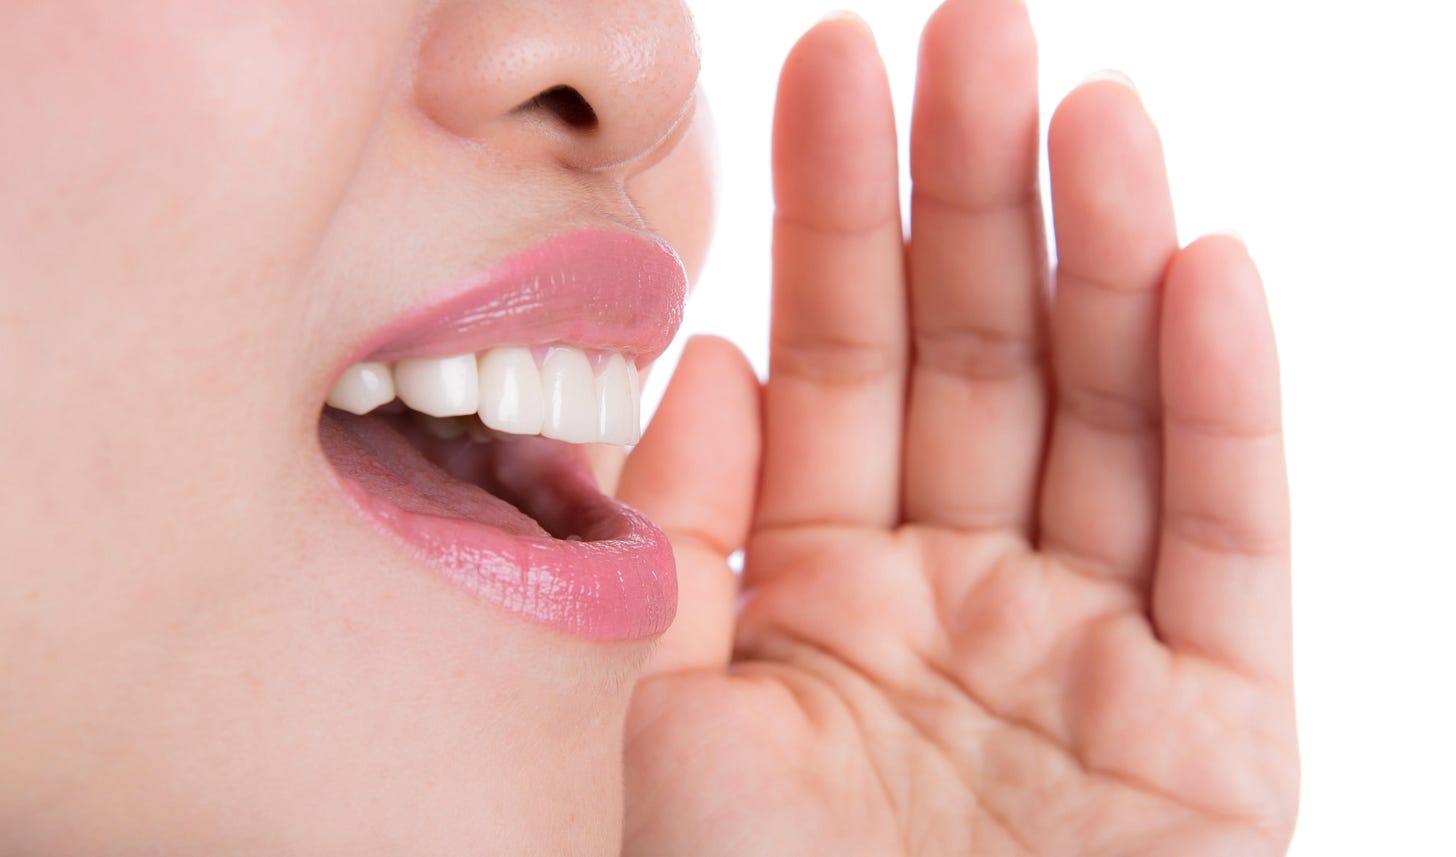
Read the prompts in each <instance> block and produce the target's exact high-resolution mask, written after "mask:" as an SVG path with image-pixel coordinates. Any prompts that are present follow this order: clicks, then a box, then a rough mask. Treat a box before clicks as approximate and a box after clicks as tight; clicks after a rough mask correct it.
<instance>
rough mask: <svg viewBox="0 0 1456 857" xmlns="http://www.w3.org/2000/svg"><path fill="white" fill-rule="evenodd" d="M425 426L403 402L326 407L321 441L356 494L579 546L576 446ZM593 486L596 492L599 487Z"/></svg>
mask: <svg viewBox="0 0 1456 857" xmlns="http://www.w3.org/2000/svg"><path fill="white" fill-rule="evenodd" d="M440 434H442V432H439V431H438V430H437V431H434V432H431V431H428V430H426V429H425V428H423V427H422V426H421V424H420V422H419V420H418V418H417V416H416V415H414V414H413V413H412V412H410V411H409V410H408V409H406V408H405V407H403V405H400V404H399V403H398V402H396V403H394V404H392V405H389V406H385V407H382V408H379V409H377V410H375V411H373V412H371V413H369V414H366V415H364V416H355V415H353V414H350V413H346V412H344V411H340V410H336V409H334V408H331V407H325V408H324V411H323V413H322V415H321V416H320V419H319V441H320V444H321V445H322V447H323V450H324V453H325V455H326V456H327V457H328V459H329V462H330V463H331V464H332V465H333V467H334V470H335V471H336V472H337V473H338V474H339V475H340V476H341V477H343V478H344V479H345V480H346V481H348V482H349V483H351V484H352V486H353V487H355V488H357V489H359V490H362V491H364V492H366V493H367V494H368V495H370V496H371V497H373V498H377V499H380V500H384V501H387V502H388V503H390V504H392V505H393V506H394V507H397V508H398V509H400V510H402V511H404V512H406V513H411V514H418V515H435V516H440V517H446V518H454V519H457V520H462V521H471V522H474V523H478V524H481V525H484V526H488V527H492V528H495V529H498V530H501V531H503V532H505V533H508V534H510V535H514V536H525V537H537V538H556V539H570V540H582V539H583V538H584V537H585V536H584V535H583V534H584V533H586V532H587V531H588V530H590V529H591V521H590V514H589V512H588V511H586V510H584V509H583V508H582V503H581V502H579V501H580V498H581V495H582V493H583V489H584V487H585V486H584V485H583V484H582V480H581V474H580V472H579V471H580V470H581V468H572V467H571V466H570V464H571V462H570V461H569V460H568V459H571V458H573V457H574V456H573V453H574V452H575V447H573V446H572V445H570V444H566V443H563V442H561V441H554V440H549V439H547V438H543V437H517V438H512V437H509V436H500V435H481V434H480V433H478V432H477V433H475V434H474V435H471V434H468V433H464V432H462V433H460V434H458V435H456V436H454V437H441V436H439V435H440ZM593 487H594V486H593Z"/></svg>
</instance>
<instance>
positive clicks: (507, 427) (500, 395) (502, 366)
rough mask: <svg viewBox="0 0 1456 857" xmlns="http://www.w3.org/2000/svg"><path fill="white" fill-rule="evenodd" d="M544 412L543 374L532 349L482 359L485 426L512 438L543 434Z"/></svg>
mask: <svg viewBox="0 0 1456 857" xmlns="http://www.w3.org/2000/svg"><path fill="white" fill-rule="evenodd" d="M583 356H584V355H583ZM544 412H545V403H544V402H543V400H542V396H541V370H539V369H537V368H536V358H534V357H532V356H531V349H529V348H492V349H490V350H489V351H486V352H484V353H483V354H481V355H480V421H481V422H483V423H485V424H486V425H488V426H490V427H491V428H493V429H495V430H497V431H503V432H510V433H511V434H540V433H541V421H542V417H543V416H544Z"/></svg>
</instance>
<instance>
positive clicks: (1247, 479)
mask: <svg viewBox="0 0 1456 857" xmlns="http://www.w3.org/2000/svg"><path fill="white" fill-rule="evenodd" d="M1162 323H1163V345H1162V367H1163V378H1162V387H1163V402H1164V408H1165V414H1164V420H1163V422H1164V436H1165V439H1164V445H1165V447H1166V449H1165V452H1164V467H1165V470H1166V472H1165V475H1164V479H1163V516H1162V517H1163V522H1162V534H1161V535H1162V538H1161V543H1160V546H1159V553H1158V566H1157V574H1156V577H1155V579H1154V584H1153V624H1154V626H1155V628H1156V629H1157V631H1158V634H1159V636H1160V637H1161V638H1162V639H1163V640H1164V642H1166V643H1167V644H1168V645H1170V646H1172V647H1173V648H1174V649H1177V650H1183V651H1187V652H1191V653H1195V654H1199V655H1203V656H1206V657H1209V658H1213V659H1216V660H1218V661H1220V662H1222V663H1225V664H1228V665H1231V666H1233V667H1235V668H1238V669H1241V670H1246V671H1249V672H1251V673H1255V674H1259V675H1263V676H1269V677H1277V678H1280V679H1286V680H1287V678H1288V676H1289V670H1290V615H1289V614H1290V593H1289V494H1288V485H1287V481H1286V477H1285V471H1284V441H1283V437H1282V431H1281V421H1280V410H1279V364H1278V357H1277V355H1276V353H1275V348H1274V333H1273V328H1272V326H1271V325H1270V322H1269V311H1268V308H1267V307H1266V305H1265V302H1264V289H1263V285H1262V283H1261V282H1260V279H1259V274H1258V271H1257V270H1256V269H1255V268H1254V264H1253V262H1252V261H1251V260H1250V259H1249V256H1248V253H1247V251H1246V250H1245V249H1244V247H1243V245H1242V244H1241V243H1240V242H1239V241H1237V240H1236V239H1232V238H1228V237H1215V238H1205V239H1203V240H1201V241H1199V242H1197V243H1195V244H1193V245H1192V246H1190V247H1188V248H1187V249H1186V250H1184V251H1182V252H1181V253H1179V254H1178V256H1177V258H1176V259H1175V260H1174V262H1173V265H1172V267H1171V268H1170V269H1169V272H1168V285H1167V295H1166V297H1165V298H1164V307H1163V321H1162Z"/></svg>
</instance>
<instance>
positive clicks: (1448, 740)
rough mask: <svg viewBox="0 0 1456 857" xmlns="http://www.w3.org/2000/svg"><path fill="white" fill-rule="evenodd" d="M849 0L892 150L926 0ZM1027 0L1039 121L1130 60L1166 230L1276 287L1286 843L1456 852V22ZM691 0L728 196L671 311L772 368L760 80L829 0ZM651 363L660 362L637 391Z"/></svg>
mask: <svg viewBox="0 0 1456 857" xmlns="http://www.w3.org/2000/svg"><path fill="white" fill-rule="evenodd" d="M830 2H832V0H830ZM841 2H845V3H846V5H847V6H848V8H851V9H853V10H854V11H856V12H858V13H860V14H861V15H862V16H863V17H865V18H866V19H867V20H868V21H869V23H870V24H871V26H872V27H873V28H874V30H875V33H876V36H877V38H878V41H879V44H880V48H881V52H882V53H883V54H884V56H885V60H886V63H887V65H888V67H889V71H890V78H891V82H892V87H893V91H894V95H895V100H896V106H897V109H898V110H899V122H900V127H901V148H902V151H903V150H904V145H905V131H906V128H907V121H908V118H909V117H908V107H909V105H910V103H911V101H910V97H911V94H912V92H913V87H914V72H915V48H916V42H917V40H918V38H919V32H920V28H921V26H922V24H923V22H924V20H925V19H926V17H927V16H928V15H929V13H930V12H931V11H932V10H933V9H934V8H935V6H936V5H937V4H936V3H935V2H932V0H841ZM1029 3H1030V5H1031V15H1032V19H1033V21H1034V23H1035V25H1036V29H1037V33H1038V36H1039V38H1040V43H1041V71H1042V77H1041V81H1042V82H1041V96H1042V106H1043V126H1045V122H1046V119H1047V118H1048V117H1049V116H1050V114H1051V111H1052V108H1053V107H1054V106H1055V104H1056V103H1057V101H1058V100H1059V99H1060V98H1061V96H1063V95H1064V94H1065V93H1066V92H1068V91H1069V90H1070V89H1071V88H1072V87H1074V86H1075V85H1076V84H1077V83H1078V82H1079V81H1081V80H1082V79H1083V78H1084V77H1085V76H1086V75H1087V74H1089V73H1090V72H1093V71H1096V70H1098V69H1103V68H1117V69H1120V70H1122V71H1124V72H1126V73H1127V74H1129V75H1130V76H1131V77H1132V78H1133V80H1134V81H1135V82H1136V84H1137V86H1138V88H1139V90H1140V92H1141V93H1142V95H1143V99H1144V101H1145V102H1146V103H1147V105H1148V108H1149V110H1150V111H1151V112H1152V114H1153V116H1154V118H1155V120H1157V122H1158V125H1159V127H1160V129H1161V131H1162V135H1163V141H1164V145H1165V147H1166V150H1167V160H1168V165H1169V170H1170V172H1171V179H1172V185H1173V194H1174V199H1175V201H1176V203H1177V207H1178V215H1179V231H1180V234H1181V237H1182V239H1183V240H1184V242H1185V243H1186V242H1187V241H1191V240H1192V239H1193V238H1194V237H1196V236H1197V235H1199V234H1201V233H1203V232H1206V231H1213V230H1226V229H1236V230H1237V231H1238V232H1239V233H1241V234H1242V235H1243V237H1244V238H1245V240H1246V241H1247V242H1248V244H1249V246H1250V248H1251V250H1252V252H1253V254H1254V257H1255V258H1256V260H1258V262H1259V264H1260V268H1261V270H1262V271H1263V273H1264V278H1265V281H1266V283H1267V286H1268V289H1269V293H1270V300H1271V304H1272V307H1273V313H1274V323H1275V327H1276V330H1277V334H1278V338H1279V345H1280V353H1281V358H1282V361H1283V372H1284V394H1285V421H1286V427H1287V432H1288V445H1289V460H1290V469H1291V478H1292V486H1293V487H1292V490H1293V499H1294V513H1295V611H1296V615H1295V620H1296V659H1297V679H1298V691H1297V692H1298V701H1299V706H1300V712H1299V715H1300V731H1301V745H1302V749H1303V754H1304V790H1303V800H1302V805H1301V816H1300V824H1299V830H1298V833H1297V835H1296V839H1295V845H1294V850H1293V851H1292V853H1293V854H1295V855H1297V857H1327V855H1411V857H1416V855H1448V857H1449V855H1456V831H1453V829H1452V826H1451V824H1450V823H1449V821H1448V818H1447V815H1448V814H1449V813H1450V812H1451V811H1452V805H1453V802H1456V785H1453V779H1456V775H1453V771H1456V739H1453V737H1452V735H1453V730H1456V692H1453V690H1456V666H1453V665H1452V661H1456V558H1453V554H1452V548H1451V542H1452V536H1453V535H1456V526H1453V524H1456V501H1453V496H1456V456H1453V452H1452V447H1453V445H1456V430H1453V419H1452V416H1453V414H1456V409H1453V406H1452V404H1451V400H1452V397H1453V393H1456V381H1453V378H1452V376H1453V374H1456V345H1453V342H1456V338H1453V336H1452V332H1451V331H1452V327H1453V318H1452V314H1453V313H1452V311H1453V309H1456V300H1453V297H1452V292H1453V290H1456V275H1453V273H1452V263H1451V260H1450V258H1449V256H1450V253H1449V251H1450V249H1451V248H1452V246H1453V242H1452V235H1453V233H1456V217H1453V215H1452V205H1453V202H1456V178H1453V176H1456V170H1453V166H1452V162H1453V160H1456V132H1453V130H1452V128H1453V125H1456V116H1453V114H1456V110H1453V108H1452V104H1456V97H1453V96H1452V94H1451V89H1452V88H1453V85H1456V63H1453V60H1452V59H1450V57H1451V56H1452V45H1451V44H1450V43H1451V42H1452V41H1453V39H1456V30H1453V29H1452V28H1451V27H1450V26H1449V25H1445V24H1443V23H1442V22H1441V20H1440V19H1441V18H1442V17H1444V16H1443V15H1442V12H1441V10H1442V9H1443V7H1444V5H1445V4H1442V3H1436V2H1433V0H1393V2H1385V3H1380V4H1375V3H1353V2H1345V1H1344V0H1323V2H1312V0H1311V2H1305V1H1304V0H1219V2H1178V0H1029ZM692 5H693V7H694V11H695V13H696V15H697V17H698V25H699V28H700V30H701V33H702V42H703V53H704V68H703V78H704V82H705V85H706V86H707V89H708V93H709V99H710V102H711V104H712V107H713V112H714V114H715V116H716V118H717V123H718V126H719V135H720V140H721V144H722V194H721V196H722V202H721V207H720V210H719V224H718V232H717V237H716V240H715V243H714V249H713V253H712V256H711V257H710V259H709V263H708V267H707V270H706V271H705V273H704V275H703V278H702V280H701V282H700V285H699V288H698V292H697V294H696V295H695V296H694V298H693V300H692V302H690V305H689V309H688V314H687V320H686V324H685V330H684V333H685V334H692V333H700V332H712V333H718V334H721V335H724V336H727V337H729V338H730V339H732V340H734V341H735V342H737V343H738V344H739V345H740V347H742V348H743V349H744V350H745V351H746V352H747V354H748V355H749V357H750V358H751V359H752V360H753V362H754V364H755V365H756V366H757V367H758V368H759V370H760V373H762V372H763V370H764V369H765V368H766V366H767V323H768V296H769V231H770V217H771V213H772V200H771V195H770V183H769V182H770V179H769V129H770V119H771V115H772V104H773V94H774V87H775V84H776V79H777V74H778V67H779V64H780V63H781V62H782V60H783V57H784V55H785V54H786V53H787V51H788V49H789V47H790V45H792V43H793V41H794V39H795V38H797V36H798V34H799V33H801V32H802V31H803V30H804V29H806V28H807V27H808V26H810V25H811V24H812V23H813V22H814V21H815V20H816V19H817V18H818V17H820V16H821V15H822V14H824V13H825V12H827V11H830V10H831V9H832V8H833V7H832V6H831V5H828V2H819V0H773V2H728V0H695V2H692ZM1043 170H1045V167H1043ZM1043 175H1044V176H1045V172H1043ZM908 184H909V182H908V176H907V177H906V178H905V181H904V186H905V187H906V188H908ZM1044 184H1045V183H1044ZM680 345H681V339H680V340H679V343H678V346H677V347H675V348H674V349H673V350H672V351H671V352H669V354H668V355H667V356H666V357H665V358H664V362H665V363H671V362H672V361H675V360H676V357H677V354H678V348H679V347H680ZM665 368H666V366H664V369H665ZM667 375H668V373H667V372H666V371H658V372H655V373H653V377H652V379H651V384H650V386H649V390H648V401H649V403H651V402H655V401H656V399H657V398H658V397H660V395H661V392H662V389H663V387H664V386H665V383H666V380H667Z"/></svg>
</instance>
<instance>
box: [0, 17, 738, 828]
mask: <svg viewBox="0 0 1456 857" xmlns="http://www.w3.org/2000/svg"><path fill="white" fill-rule="evenodd" d="M697 70H698V56H697V44H696V38H695V35H694V32H693V30H692V24H691V21H690V18H689V16H688V13H687V11H686V9H685V8H684V7H683V6H682V5H681V4H680V3H678V2H677V0H641V1H640V2H633V3H599V2H589V0H555V2H542V0H530V2H526V0H488V2H478V1H477V0H470V2H464V0H445V2H390V3H355V2H344V0H338V2H308V3H303V2H296V0H272V2H261V3H244V4H239V3H233V2H194V0H187V2H181V0H177V2H171V0H168V2H156V3H147V4H119V3H112V2H72V3H50V2H20V3H7V4H4V6H3V7H0V104H3V105H4V107H5V109H4V110H3V111H0V187H3V188H4V191H3V193H0V236H3V238H0V284H3V285H0V365H4V367H5V371H4V372H3V373H0V401H4V402H6V403H7V404H6V405H5V406H4V418H3V420H0V445H3V448H4V449H6V450H7V453H8V455H7V459H8V462H7V466H6V476H5V488H4V490H3V491H0V546H3V573H0V578H3V582H4V584H5V588H6V597H5V598H4V599H0V687H3V688H4V690H3V693H0V852H3V853H7V854H13V853H26V854H91V853H108V854H126V853H139V852H143V851H144V852H146V853H158V852H159V851H160V852H166V853H189V854H229V853H348V854H369V853H381V854H382V853H391V854H393V853H399V854H403V853H414V854H426V853H441V854H443V853H467V852H468V853H533V854H562V855H565V854H606V853H614V852H615V848H616V846H615V843H616V842H618V841H619V839H620V834H619V832H618V831H619V829H620V826H621V811H622V810H621V808H622V795H621V735H622V731H623V718H624V715H625V711H626V707H627V702H628V697H629V694H630V691H631V686H632V681H633V680H634V678H635V675H636V671H637V669H638V667H639V665H640V663H641V661H642V659H643V657H644V655H645V651H646V646H647V644H646V643H645V642H637V643H628V644H617V645H609V646H603V645H600V644H590V643H587V642H584V641H578V640H573V639H571V638H569V637H567V636H565V635H562V634H559V633H552V632H549V631H547V630H545V629H543V628H541V627H538V626H536V625H533V624H531V623H529V622H525V621H522V620H520V619H516V618H513V617H510V616H508V615H507V614H505V613H503V612H501V611H499V610H495V609H491V608H488V607H484V606H483V605H482V604H480V603H478V602H476V601H473V600H471V599H469V598H467V597H463V596H462V593H461V592H460V591H459V590H458V589H456V588H454V587H452V586H450V585H448V584H447V583H445V582H444V581H443V580H441V579H439V578H438V577H437V576H434V575H431V574H428V573H422V571H421V570H420V569H419V568H416V567H412V566H408V565H406V566H404V567H401V566H400V564H399V562H398V561H397V554H395V553H392V552H390V551H389V550H388V549H387V546H386V545H385V544H384V543H383V542H382V541H381V540H380V537H379V535H378V533H377V532H374V531H373V530H371V529H370V528H369V527H368V526H367V525H366V524H365V522H364V521H363V520H362V519H361V518H360V517H359V516H358V515H357V514H355V513H354V512H353V510H352V509H350V508H349V507H348V506H347V505H345V504H342V503H341V502H340V498H341V495H340V494H339V492H338V489H337V485H336V484H335V481H334V480H333V475H332V473H331V472H330V471H329V469H328V464H327V462H326V461H325V459H324V458H323V456H322V455H321V454H320V451H319V447H318V429H317V422H318V415H319V410H320V407H321V406H322V403H323V400H324V397H325V395H326V394H327V392H328V389H329V385H330V384H331V382H332V380H333V378H332V377H331V373H335V372H337V371H338V370H339V369H341V368H342V365H341V361H343V360H345V358H346V357H347V353H348V351H349V349H350V348H352V347H354V346H355V345H357V344H358V343H359V342H360V341H362V340H363V339H364V338H365V337H367V336H368V335H369V334H371V333H372V332H374V331H376V330H378V329H380V328H381V327H383V326H384V325H386V324H387V323H388V322H390V321H391V320H392V319H394V318H396V317H398V316H399V315H400V314H401V313H403V312H404V311H406V310H408V309H410V308H412V307H414V306H417V305H418V304H420V302H421V301H422V300H424V299H426V298H427V297H429V296H430V295H432V294H434V293H436V292H438V291H439V290H440V289H442V288H445V287H447V286H449V285H450V284H451V283H452V282H453V281H454V280H456V279H457V278H458V277H460V276H461V275H462V274H464V273H466V272H468V271H472V270H477V269H480V268H483V267H486V266H489V265H490V264H492V263H493V262H496V261H498V260H499V259H501V258H504V257H506V256H508V255H509V254H511V253H514V252H517V251H520V250H522V249H524V248H525V247H527V246H530V245H532V244H534V243H536V242H538V241H540V240H541V239H542V238H543V237H545V236H547V235H551V234H555V233H557V232H560V231H563V230H566V229H571V228H593V227H613V226H621V227H625V228H639V229H640V228H643V227H645V228H647V229H656V230H657V231H658V232H659V234H661V235H662V236H663V237H665V238H667V239H668V240H669V241H670V242H671V243H672V244H673V245H674V247H675V248H676V249H677V251H678V253H679V254H681V256H682V257H683V259H684V262H685V264H686V265H687V267H688V269H689V271H690V272H693V271H695V270H696V268H697V266H698V265H699V264H700V262H701V258H702V254H703V252H704V249H705V245H706V237H707V232H708V226H709V212H710V208H711V206H710V199H709V196H710V188H711V178H710V174H709V171H708V169H707V163H708V161H709V158H708V145H709V144H708V134H707V133H706V132H705V127H704V126H705V122H704V119H705V110H703V109H702V105H701V104H700V103H699V102H698V101H697V99H696V98H695V95H694V92H695V87H696V77H697ZM557 85H570V86H573V87H576V88H577V89H578V90H579V92H580V93H581V94H582V96H583V97H584V98H585V99H586V100H587V101H588V102H589V103H590V104H591V106H592V108H593V109H594V110H595V112H596V114H597V117H598V121H599V126H598V127H597V129H596V130H594V131H586V130H583V129H580V128H577V127H574V126H572V125H571V124H570V123H568V122H565V121H563V119H562V118H561V117H560V116H558V115H557V114H556V113H554V112H553V111H552V109H551V108H550V107H549V106H545V107H540V106H538V107H525V108H522V107H521V105H523V104H528V103H529V102H530V101H531V99H532V98H533V97H534V96H536V95H537V94H538V93H540V92H542V91H543V90H546V89H549V88H551V87H553V86H557ZM658 227H661V228H660V229H658Z"/></svg>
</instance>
